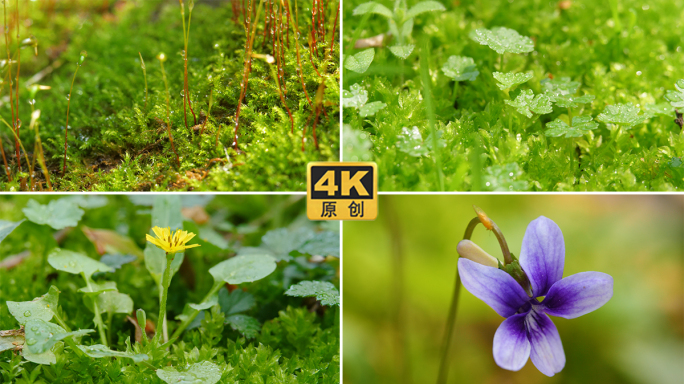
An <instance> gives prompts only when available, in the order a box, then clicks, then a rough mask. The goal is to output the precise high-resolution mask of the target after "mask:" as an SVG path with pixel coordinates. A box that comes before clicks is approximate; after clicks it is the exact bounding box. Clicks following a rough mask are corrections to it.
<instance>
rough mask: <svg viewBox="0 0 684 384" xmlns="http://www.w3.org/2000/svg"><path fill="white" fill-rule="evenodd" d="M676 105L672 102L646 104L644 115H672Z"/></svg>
mask: <svg viewBox="0 0 684 384" xmlns="http://www.w3.org/2000/svg"><path fill="white" fill-rule="evenodd" d="M673 114H674V107H673V106H671V105H670V103H657V104H644V115H648V116H651V117H653V116H657V115H660V116H672V115H673Z"/></svg>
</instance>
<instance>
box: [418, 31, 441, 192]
mask: <svg viewBox="0 0 684 384" xmlns="http://www.w3.org/2000/svg"><path fill="white" fill-rule="evenodd" d="M428 49H429V48H428V41H427V40H425V41H424V42H423V47H422V49H421V52H420V74H421V78H422V80H423V89H424V91H425V109H426V110H427V115H428V125H429V127H430V134H431V135H432V150H433V151H434V154H435V168H436V172H437V180H438V182H439V190H440V191H444V173H442V159H441V157H440V154H439V147H438V145H437V143H438V140H437V130H436V129H435V108H434V105H433V102H432V89H431V88H432V81H431V80H430V73H429V72H428V71H429V63H428Z"/></svg>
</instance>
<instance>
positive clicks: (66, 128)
mask: <svg viewBox="0 0 684 384" xmlns="http://www.w3.org/2000/svg"><path fill="white" fill-rule="evenodd" d="M87 56H88V52H86V51H81V57H80V58H79V59H78V62H77V63H76V70H75V71H74V77H73V79H72V80H71V88H69V94H67V110H66V124H65V125H64V165H63V166H62V177H64V175H66V169H67V146H68V142H69V110H70V108H71V94H72V92H73V91H74V82H75V81H76V74H78V70H79V69H80V68H81V66H82V65H83V62H85V58H86V57H87Z"/></svg>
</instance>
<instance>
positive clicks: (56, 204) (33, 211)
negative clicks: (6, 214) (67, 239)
mask: <svg viewBox="0 0 684 384" xmlns="http://www.w3.org/2000/svg"><path fill="white" fill-rule="evenodd" d="M22 212H24V215H26V218H27V219H29V220H30V221H32V222H34V223H36V224H41V225H45V224H47V225H49V226H51V227H52V228H54V229H64V228H66V227H75V226H76V225H77V224H78V222H79V221H80V220H81V217H83V214H84V213H85V212H84V211H83V210H82V209H81V208H79V207H78V204H76V203H75V202H73V201H70V200H67V199H59V200H52V201H50V202H49V203H48V205H41V204H38V202H37V201H35V200H33V199H31V200H29V202H28V203H27V204H26V208H24V209H22Z"/></svg>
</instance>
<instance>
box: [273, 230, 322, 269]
mask: <svg viewBox="0 0 684 384" xmlns="http://www.w3.org/2000/svg"><path fill="white" fill-rule="evenodd" d="M313 236H314V231H312V230H311V229H310V228H308V227H297V228H294V229H290V228H278V229H274V230H271V231H268V232H267V233H266V234H265V235H264V236H263V237H262V238H261V242H262V244H261V247H260V248H265V249H268V250H269V251H271V252H272V253H273V255H274V256H275V258H276V259H277V260H278V261H280V260H291V259H292V256H290V252H292V251H295V250H297V248H299V247H300V246H301V245H302V244H304V243H305V242H307V241H308V240H309V239H311V238H312V237H313Z"/></svg>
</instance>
